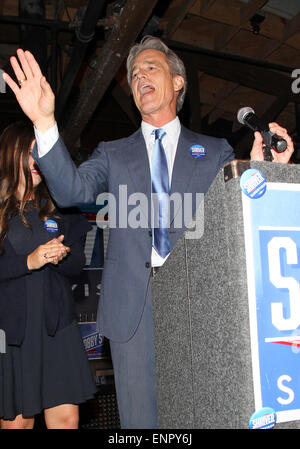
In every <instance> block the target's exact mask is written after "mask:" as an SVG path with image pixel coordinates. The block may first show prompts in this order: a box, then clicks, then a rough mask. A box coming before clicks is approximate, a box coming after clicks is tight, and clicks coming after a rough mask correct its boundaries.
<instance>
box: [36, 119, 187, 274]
mask: <svg viewBox="0 0 300 449" xmlns="http://www.w3.org/2000/svg"><path fill="white" fill-rule="evenodd" d="M162 128H163V129H164V130H165V132H166V135H165V136H164V137H163V139H162V143H163V146H164V149H165V152H166V157H167V164H168V171H169V183H170V186H171V181H172V172H173V166H174V160H175V155H176V149H177V144H178V139H179V134H180V130H181V125H180V121H179V118H178V117H176V118H175V119H174V120H172V121H171V122H169V123H167V124H166V125H164V126H163V127H162ZM141 129H142V133H143V136H144V139H145V143H146V148H147V153H148V158H149V166H150V173H152V153H153V148H154V140H155V136H154V134H153V130H154V129H156V128H154V127H153V126H152V125H150V124H149V123H146V122H144V121H142V124H141ZM34 133H35V138H36V143H37V148H38V155H39V157H43V156H45V155H46V154H47V153H48V152H49V151H50V150H51V148H52V147H53V145H54V144H55V143H56V141H57V140H58V138H59V132H58V128H57V124H55V125H54V126H53V127H52V128H50V129H48V130H47V131H46V132H45V133H42V132H40V131H38V130H37V129H36V128H34ZM167 257H168V256H167ZM167 257H165V258H163V257H161V256H160V255H159V254H158V253H157V252H156V251H155V249H154V248H152V255H151V265H152V266H153V267H158V266H161V265H163V263H164V262H165V260H166V259H167Z"/></svg>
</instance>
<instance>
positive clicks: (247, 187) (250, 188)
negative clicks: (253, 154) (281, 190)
mask: <svg viewBox="0 0 300 449" xmlns="http://www.w3.org/2000/svg"><path fill="white" fill-rule="evenodd" d="M240 186H241V189H242V191H243V192H244V194H245V195H247V196H248V197H249V198H252V199H257V198H260V197H261V196H263V195H264V194H265V193H266V190H267V181H266V178H265V175H264V174H263V173H262V172H261V171H259V170H257V169H256V168H249V169H248V170H246V171H244V173H243V174H242V176H241V179H240Z"/></svg>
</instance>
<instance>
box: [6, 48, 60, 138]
mask: <svg viewBox="0 0 300 449" xmlns="http://www.w3.org/2000/svg"><path fill="white" fill-rule="evenodd" d="M17 56H18V58H19V61H18V60H17V58H16V57H15V56H12V57H11V58H10V63H11V66H12V68H13V71H14V73H15V75H16V78H17V80H18V83H19V85H18V84H17V83H16V82H15V81H14V80H13V79H12V78H11V77H10V76H9V75H8V74H7V73H4V74H3V79H4V80H5V82H6V83H7V84H8V85H9V87H10V88H11V89H12V91H13V92H14V94H15V96H16V99H17V101H18V103H19V105H20V106H21V108H22V109H23V112H24V113H25V114H26V115H27V117H29V119H30V120H31V121H32V122H33V124H34V126H35V127H36V128H37V129H38V130H39V131H41V132H45V131H47V129H49V128H51V127H52V126H53V125H54V123H55V118H54V103H55V101H54V100H55V96H54V93H53V91H52V89H51V87H50V84H49V83H48V82H47V81H46V78H45V77H44V76H43V74H42V72H41V69H40V66H39V65H38V63H37V61H36V60H35V58H34V56H33V55H32V54H31V53H30V52H29V51H25V52H24V51H23V50H21V49H18V50H17Z"/></svg>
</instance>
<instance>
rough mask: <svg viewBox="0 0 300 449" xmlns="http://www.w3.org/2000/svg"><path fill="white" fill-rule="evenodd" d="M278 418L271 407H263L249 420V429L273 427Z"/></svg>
mask: <svg viewBox="0 0 300 449" xmlns="http://www.w3.org/2000/svg"><path fill="white" fill-rule="evenodd" d="M276 420H277V415H276V413H275V411H274V410H273V409H272V408H271V407H263V408H261V409H260V410H257V411H256V412H255V413H253V415H252V416H251V418H250V420H249V429H272V428H273V427H274V426H275V424H276Z"/></svg>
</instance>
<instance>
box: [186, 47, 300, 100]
mask: <svg viewBox="0 0 300 449" xmlns="http://www.w3.org/2000/svg"><path fill="white" fill-rule="evenodd" d="M178 54H181V55H182V54H183V52H182V51H180V52H179V51H178ZM191 57H192V58H193V59H192V60H193V64H194V66H195V67H197V68H198V70H201V71H203V72H205V73H208V74H210V75H213V76H216V77H218V78H222V79H225V80H227V81H232V82H233V83H237V84H241V85H242V86H245V87H249V88H250V89H255V90H258V91H260V92H264V93H266V94H270V95H274V96H278V94H280V95H282V94H283V93H284V95H285V96H286V98H287V101H288V102H289V101H295V102H296V103H300V96H299V95H297V94H294V93H293V92H292V89H291V84H292V79H291V78H290V77H287V76H284V75H281V74H280V73H277V72H276V71H274V70H271V69H268V68H264V67H259V66H254V65H252V64H247V63H244V62H240V61H233V60H229V59H226V58H222V57H217V56H213V55H209V54H201V55H200V54H199V55H197V54H194V55H193V56H191Z"/></svg>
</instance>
